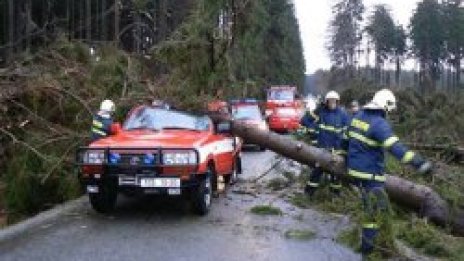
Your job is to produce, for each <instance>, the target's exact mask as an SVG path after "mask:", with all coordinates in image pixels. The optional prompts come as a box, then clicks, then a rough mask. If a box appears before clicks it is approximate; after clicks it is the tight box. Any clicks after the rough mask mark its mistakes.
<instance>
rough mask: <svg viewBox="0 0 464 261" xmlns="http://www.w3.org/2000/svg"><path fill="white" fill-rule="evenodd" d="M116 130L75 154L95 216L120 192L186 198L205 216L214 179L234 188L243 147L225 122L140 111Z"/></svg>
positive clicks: (157, 110) (148, 108) (178, 113)
mask: <svg viewBox="0 0 464 261" xmlns="http://www.w3.org/2000/svg"><path fill="white" fill-rule="evenodd" d="M116 129H117V131H116V133H115V134H114V135H112V136H110V137H107V138H104V139H101V140H98V141H95V142H93V143H91V144H90V145H89V146H87V147H83V148H80V149H79V151H78V153H77V160H78V165H79V169H80V179H81V182H82V183H83V184H84V185H85V187H86V189H87V192H88V193H89V198H90V203H91V205H92V207H93V208H94V209H95V210H96V211H98V212H103V213H106V212H109V211H111V210H113V209H114V207H115V205H116V198H117V195H118V192H123V193H126V194H130V195H133V194H158V195H168V196H184V197H185V198H186V199H189V200H191V202H192V204H193V207H194V210H195V212H196V213H198V214H202V215H203V214H206V213H208V211H209V210H210V208H211V196H212V193H213V190H215V188H216V186H215V184H216V182H217V180H218V177H219V176H222V177H223V179H224V180H225V181H226V182H229V183H232V182H233V181H234V180H235V179H236V178H237V175H238V174H239V173H240V172H241V158H240V147H241V144H239V143H238V142H237V140H238V139H235V138H234V137H232V136H231V135H230V125H229V123H219V124H213V122H212V121H211V119H210V118H209V117H207V116H197V115H192V114H189V113H186V112H181V111H173V110H167V109H161V108H155V107H153V106H139V107H136V108H134V109H133V110H132V111H131V112H130V113H129V115H128V117H127V120H126V121H125V123H124V124H123V126H122V127H119V128H116ZM221 180H222V179H221Z"/></svg>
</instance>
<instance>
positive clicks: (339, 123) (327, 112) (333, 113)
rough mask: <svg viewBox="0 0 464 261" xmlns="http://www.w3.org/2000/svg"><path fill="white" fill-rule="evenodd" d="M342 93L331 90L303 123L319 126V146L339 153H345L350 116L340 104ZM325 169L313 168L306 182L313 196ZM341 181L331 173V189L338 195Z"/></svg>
mask: <svg viewBox="0 0 464 261" xmlns="http://www.w3.org/2000/svg"><path fill="white" fill-rule="evenodd" d="M339 105H340V95H339V94H338V93H337V92H335V91H330V92H328V93H327V95H326V96H325V102H324V104H323V106H322V107H320V108H319V109H318V110H316V111H315V112H314V113H313V114H311V113H309V114H306V115H305V116H304V117H303V119H302V123H303V125H305V126H312V125H315V126H317V132H318V134H317V147H319V148H323V149H327V150H329V151H331V152H332V153H334V154H337V155H345V151H344V150H343V148H342V147H343V134H344V133H345V131H346V129H347V127H348V124H349V121H350V117H349V116H348V114H347V113H346V111H345V110H343V109H342V108H341V107H340V106H339ZM323 174H324V171H323V170H322V168H321V167H320V166H318V165H316V167H315V168H314V169H313V171H312V173H311V175H310V177H309V182H308V183H307V184H306V187H305V193H306V194H308V195H309V196H312V195H313V194H314V192H315V191H316V190H317V188H318V187H319V185H320V183H321V179H322V176H323ZM341 187H342V185H341V181H340V179H339V178H338V177H336V176H335V175H330V189H331V191H332V192H333V193H334V194H336V195H338V194H339V193H340V189H341Z"/></svg>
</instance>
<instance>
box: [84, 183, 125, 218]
mask: <svg viewBox="0 0 464 261" xmlns="http://www.w3.org/2000/svg"><path fill="white" fill-rule="evenodd" d="M99 190H100V191H99V192H98V193H91V194H89V200H90V204H91V205H92V208H93V209H94V210H95V211H97V212H99V213H103V214H106V213H110V212H111V211H113V210H114V207H115V206H116V200H117V197H118V192H117V187H116V184H115V182H114V181H113V180H104V181H103V182H102V184H101V185H100V186H99Z"/></svg>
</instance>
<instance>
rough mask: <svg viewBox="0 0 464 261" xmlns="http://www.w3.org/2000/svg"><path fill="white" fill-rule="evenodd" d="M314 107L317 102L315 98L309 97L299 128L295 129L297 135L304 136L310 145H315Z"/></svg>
mask: <svg viewBox="0 0 464 261" xmlns="http://www.w3.org/2000/svg"><path fill="white" fill-rule="evenodd" d="M316 107H317V103H316V100H315V99H311V100H309V101H308V102H307V104H306V111H305V114H304V115H303V117H302V118H301V120H300V128H298V130H297V134H298V136H304V137H305V138H306V139H305V140H306V141H309V143H310V144H311V145H312V146H316V145H317V133H318V130H317V124H316V123H315V121H314V120H312V119H313V118H316V117H317V116H316V114H315V111H316Z"/></svg>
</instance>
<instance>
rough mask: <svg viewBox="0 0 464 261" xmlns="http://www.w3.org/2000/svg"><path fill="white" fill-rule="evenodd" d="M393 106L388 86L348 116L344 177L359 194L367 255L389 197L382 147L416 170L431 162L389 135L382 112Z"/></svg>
mask: <svg viewBox="0 0 464 261" xmlns="http://www.w3.org/2000/svg"><path fill="white" fill-rule="evenodd" d="M395 108H396V98H395V96H394V94H393V92H391V91H390V90H388V89H383V90H381V91H378V92H377V93H376V94H375V95H374V97H373V99H372V101H371V102H370V103H368V104H367V105H365V106H364V107H363V109H362V110H361V111H360V112H358V113H357V114H356V115H355V116H354V118H353V119H352V121H351V123H350V126H349V129H348V132H347V135H348V151H347V152H348V154H347V168H348V170H347V171H348V176H349V177H350V178H352V180H353V183H354V184H355V185H356V186H358V187H359V188H360V190H361V193H362V202H363V207H364V218H363V224H362V240H361V241H362V242H361V250H362V253H363V254H364V255H368V254H370V253H371V252H372V251H373V249H374V244H383V243H385V244H391V243H392V242H388V240H387V241H384V242H375V241H376V238H377V235H378V231H379V229H380V230H382V231H388V230H389V229H390V228H389V225H388V223H389V222H388V220H389V213H390V207H389V200H388V196H387V194H386V192H385V180H386V179H385V175H384V172H385V163H384V150H388V151H389V152H390V153H392V154H393V156H395V157H396V158H397V159H399V160H401V162H402V163H405V164H410V165H412V166H414V167H415V168H416V169H418V171H419V173H421V174H426V173H430V172H431V169H432V164H431V163H430V162H428V161H425V160H424V159H422V158H421V157H420V156H419V155H417V154H416V153H414V152H412V151H410V150H408V149H407V148H406V147H405V146H404V145H403V144H402V143H401V142H400V141H399V139H398V137H397V136H395V135H394V134H393V131H392V128H391V126H390V124H389V123H388V122H387V120H386V119H385V117H386V114H387V113H388V112H390V111H392V110H394V109H395Z"/></svg>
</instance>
